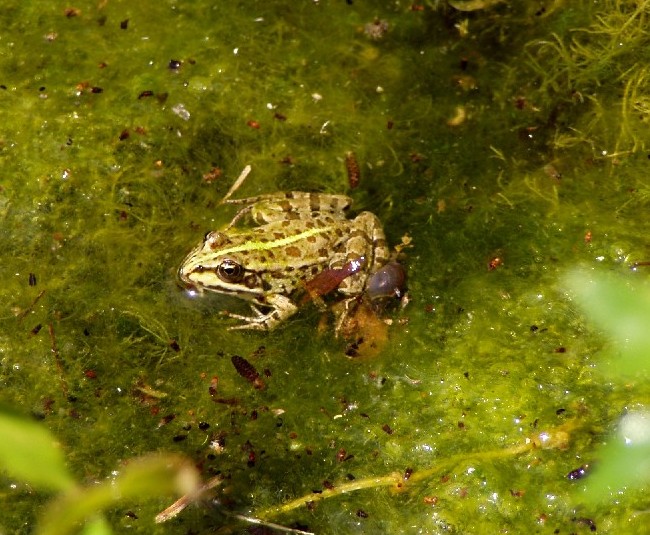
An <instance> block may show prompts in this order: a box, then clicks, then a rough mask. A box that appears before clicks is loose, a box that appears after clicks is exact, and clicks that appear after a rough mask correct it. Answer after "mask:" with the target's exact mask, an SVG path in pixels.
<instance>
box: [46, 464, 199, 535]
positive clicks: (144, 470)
mask: <svg viewBox="0 0 650 535" xmlns="http://www.w3.org/2000/svg"><path fill="white" fill-rule="evenodd" d="M198 485H199V477H198V472H197V470H196V468H195V467H194V465H193V464H192V463H191V462H190V461H189V460H187V459H185V458H183V457H180V456H177V455H159V456H151V457H143V458H138V459H134V460H132V461H131V462H129V463H128V464H127V465H126V466H125V467H124V468H123V469H122V470H121V472H120V474H119V475H118V476H117V477H116V478H113V479H107V480H106V481H104V482H103V483H101V484H100V485H96V486H93V487H89V488H85V489H80V488H75V489H73V490H71V491H70V492H67V493H65V494H64V495H63V496H61V497H60V498H59V499H57V500H55V501H53V502H52V503H50V505H49V506H48V507H47V509H46V510H45V511H44V513H43V514H42V516H41V522H40V525H39V526H38V529H37V530H36V534H37V535H64V534H67V533H73V532H74V530H75V529H76V528H77V527H78V526H79V525H80V524H81V523H82V522H83V521H84V520H85V519H86V518H90V517H94V516H95V515H96V514H97V513H99V512H101V511H102V510H104V509H106V508H108V507H113V506H114V505H115V504H116V503H117V502H119V501H124V500H133V501H137V502H141V501H143V500H146V499H150V498H155V497H160V496H167V495H169V494H171V493H173V492H177V493H179V494H184V493H188V492H192V491H193V490H195V489H196V488H197V487H198ZM92 522H93V523H97V522H99V521H98V520H97V519H94V520H93V521H92ZM152 522H153V519H152ZM101 528H102V526H101V524H99V523H98V524H97V525H95V526H93V525H92V524H91V528H90V529H91V530H92V529H96V530H99V529H101ZM86 529H88V528H87V527H86ZM86 533H92V535H95V534H104V533H109V532H107V531H86V530H84V534H86Z"/></svg>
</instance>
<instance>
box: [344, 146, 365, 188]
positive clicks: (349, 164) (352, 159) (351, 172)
mask: <svg viewBox="0 0 650 535" xmlns="http://www.w3.org/2000/svg"><path fill="white" fill-rule="evenodd" d="M345 169H346V171H347V172H348V184H349V185H350V188H351V189H354V188H356V187H357V186H358V185H359V180H361V170H360V169H359V162H358V161H357V156H356V155H355V154H354V152H352V151H349V152H346V153H345Z"/></svg>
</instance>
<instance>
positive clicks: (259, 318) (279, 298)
mask: <svg viewBox="0 0 650 535" xmlns="http://www.w3.org/2000/svg"><path fill="white" fill-rule="evenodd" d="M257 304H258V305H260V306H264V307H270V308H271V310H270V312H267V313H264V312H262V311H260V310H259V309H258V308H257V307H256V306H255V305H251V309H252V310H253V312H254V313H255V316H242V315H240V314H232V313H230V312H227V313H226V315H227V316H228V317H229V318H234V319H238V320H241V321H243V322H244V323H242V324H241V325H233V326H232V327H228V330H231V331H232V330H236V329H253V330H256V331H270V330H271V329H274V328H275V327H277V326H278V325H279V324H280V323H282V322H283V321H284V320H286V319H287V318H289V317H291V316H293V315H294V314H295V313H296V312H297V311H298V307H297V306H296V305H295V304H294V303H293V302H292V301H291V299H289V298H288V297H286V296H284V295H271V296H269V297H268V298H266V299H265V300H264V301H263V302H261V301H258V302H257Z"/></svg>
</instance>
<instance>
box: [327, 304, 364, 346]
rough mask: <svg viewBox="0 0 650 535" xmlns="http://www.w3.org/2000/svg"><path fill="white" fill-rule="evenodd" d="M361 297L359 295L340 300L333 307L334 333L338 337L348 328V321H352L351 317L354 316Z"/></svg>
mask: <svg viewBox="0 0 650 535" xmlns="http://www.w3.org/2000/svg"><path fill="white" fill-rule="evenodd" d="M359 303H360V301H359V298H358V297H356V296H355V297H348V298H346V299H343V300H342V301H339V302H338V303H336V305H334V306H333V307H332V311H333V312H334V318H335V322H334V325H335V326H334V335H335V336H336V337H337V338H338V337H339V335H340V334H341V333H342V332H344V331H346V330H347V323H348V322H349V321H350V318H351V317H353V316H354V313H355V312H356V310H357V308H358V307H359Z"/></svg>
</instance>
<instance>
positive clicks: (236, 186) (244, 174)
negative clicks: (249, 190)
mask: <svg viewBox="0 0 650 535" xmlns="http://www.w3.org/2000/svg"><path fill="white" fill-rule="evenodd" d="M250 172H251V166H250V165H247V166H246V167H244V170H243V171H242V172H241V174H240V175H239V178H237V180H235V183H234V184H233V185H232V186H231V187H230V189H229V190H228V193H226V195H224V197H223V199H222V200H221V202H222V203H225V202H228V199H229V198H230V196H231V195H232V194H233V193H235V191H237V190H238V189H239V186H241V185H242V183H243V182H244V180H246V177H247V176H248V173H250Z"/></svg>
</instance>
